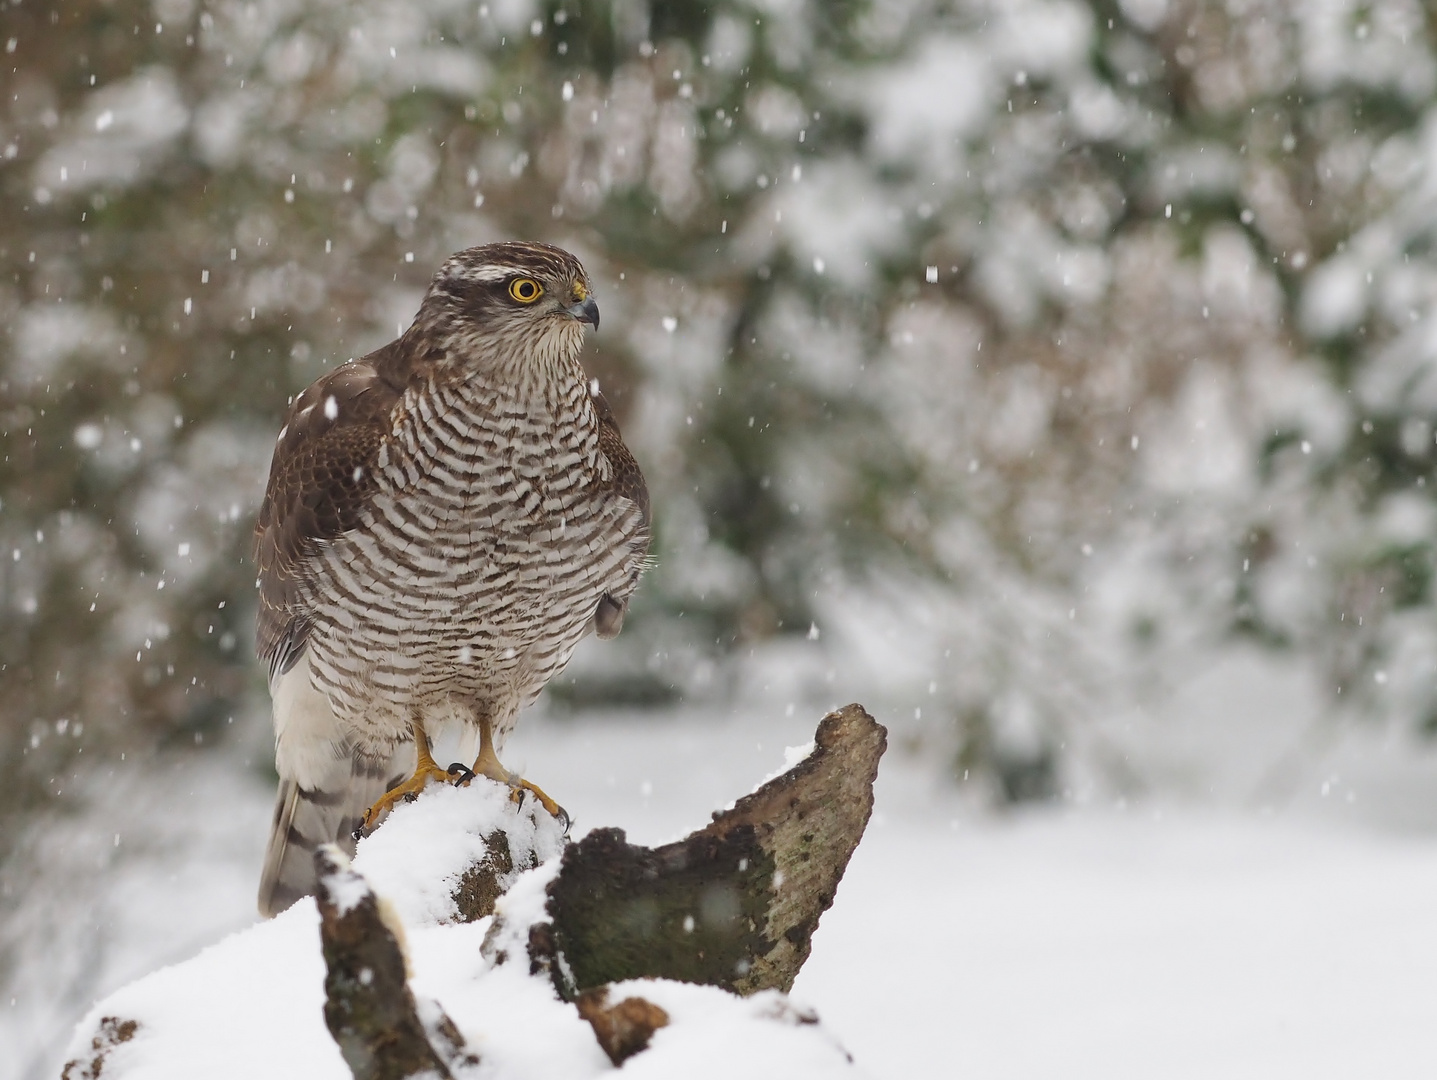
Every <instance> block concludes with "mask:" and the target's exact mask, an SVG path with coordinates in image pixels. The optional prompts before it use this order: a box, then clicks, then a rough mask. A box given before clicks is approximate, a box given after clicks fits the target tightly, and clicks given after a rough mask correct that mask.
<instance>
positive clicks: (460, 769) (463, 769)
mask: <svg viewBox="0 0 1437 1080" xmlns="http://www.w3.org/2000/svg"><path fill="white" fill-rule="evenodd" d="M446 771H447V772H448V773H449V775H450V776H455V777H458V779H457V780H455V781H454V782H455V783H456V784H467V783H468V782H469V781H470V780H473V779H474V775H475V774H474V770H473V769H471V768H470V767H469V766H468V765H465V764H464V762H462V761H456V762H455V763H454V764H453V765H451V766H449V768H448V769H447V770H446Z"/></svg>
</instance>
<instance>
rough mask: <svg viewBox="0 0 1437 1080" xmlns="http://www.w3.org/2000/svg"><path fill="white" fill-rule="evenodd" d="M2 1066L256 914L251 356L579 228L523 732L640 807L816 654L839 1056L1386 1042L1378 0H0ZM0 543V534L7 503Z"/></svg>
mask: <svg viewBox="0 0 1437 1080" xmlns="http://www.w3.org/2000/svg"><path fill="white" fill-rule="evenodd" d="M0 48H3V49H4V52H3V53H0V61H3V62H0V89H3V90H4V95H3V96H4V101H3V102H0V191H3V199H4V205H5V207H6V213H5V214H4V215H3V221H0V268H3V271H4V272H3V273H0V324H3V337H0V442H3V448H0V458H3V461H0V556H3V557H0V718H3V720H0V1046H3V1047H4V1048H5V1050H6V1052H5V1053H3V1054H0V1078H3V1080H12V1077H13V1078H15V1080H37V1078H40V1077H50V1076H53V1075H54V1073H55V1070H56V1069H57V1067H58V1065H59V1062H60V1060H61V1054H62V1050H63V1047H64V1045H65V1043H66V1041H67V1039H68V1038H69V1035H70V1031H71V1028H72V1025H73V1024H74V1023H75V1022H76V1021H77V1020H78V1019H79V1018H80V1017H81V1016H82V1015H83V1014H84V1013H85V1012H86V1011H87V1010H88V1009H89V1008H90V1006H91V1004H92V1003H93V1002H94V1001H95V1000H97V999H98V998H100V997H102V996H104V995H106V994H108V993H110V992H112V991H113V990H115V989H116V988H118V987H119V986H121V985H123V984H125V983H127V982H128V981H129V980H131V979H134V978H136V977H138V976H140V975H143V974H145V973H146V972H149V971H151V970H153V969H155V968H156V967H157V966H159V965H162V964H167V963H172V962H176V961H179V960H183V959H185V958H186V957H189V956H192V955H194V954H195V953H197V952H198V951H199V950H200V949H201V948H203V947H204V946H206V945H209V944H211V943H213V942H215V941H217V940H218V939H219V938H220V937H221V936H223V935H224V934H225V933H227V932H229V931H230V930H233V929H235V928H238V927H242V926H245V925H247V924H248V923H249V922H250V921H251V920H252V918H253V916H252V898H253V891H254V885H255V877H256V874H257V867H258V860H259V855H260V849H261V845H262V842H263V837H264V833H265V830H266V827H267V823H268V819H269V814H270V805H269V800H270V798H271V797H272V776H270V774H269V773H268V767H269V766H268V760H269V758H268V755H269V753H270V747H269V744H268V731H267V719H266V717H265V713H264V710H265V700H264V691H263V684H262V681H261V680H260V678H259V676H258V673H257V672H256V671H255V670H254V667H253V665H251V664H250V663H249V661H248V659H247V642H248V640H249V635H250V632H251V625H250V612H251V601H250V597H251V595H252V594H251V585H252V571H251V570H250V568H249V565H248V563H247V549H248V534H249V529H250V523H251V521H252V517H253V513H254V510H255V508H256V506H257V502H258V498H259V495H260V492H261V485H262V479H263V475H264V471H265V468H266V466H267V461H268V455H269V452H270V446H271V442H272V438H273V432H274V431H275V430H277V427H278V425H279V422H280V421H279V417H280V414H281V412H282V410H283V407H284V403H285V401H286V399H287V397H288V395H290V394H292V393H294V392H295V391H297V390H298V389H299V388H301V387H302V386H303V385H305V384H306V383H307V382H308V381H309V380H311V379H312V378H314V377H315V376H316V375H317V374H319V373H320V372H321V371H323V370H324V369H325V368H327V367H328V366H330V365H332V364H334V363H337V362H340V361H342V360H343V359H344V358H346V357H347V356H350V355H355V354H357V353H359V352H361V351H363V350H364V349H367V348H369V347H372V346H373V345H376V344H379V343H382V342H383V341H385V340H387V339H388V337H389V336H391V335H392V334H393V332H394V329H395V327H396V326H397V325H401V324H402V323H403V322H404V320H406V319H407V318H408V317H409V316H410V315H411V314H412V313H413V310H414V306H415V303H416V301H417V297H418V295H419V292H420V290H422V288H423V286H424V283H425V281H426V280H427V276H428V274H429V273H430V272H431V271H432V268H433V267H434V266H435V265H437V263H438V262H439V261H440V260H441V259H442V258H443V257H444V256H445V255H446V254H448V253H449V252H450V251H452V250H454V249H456V248H458V247H461V246H465V245H467V244H470V243H474V242H478V241H482V240H486V239H491V238H497V237H501V236H515V235H524V236H538V237H542V238H544V239H549V240H553V241H555V242H559V243H563V244H565V245H567V246H569V247H571V248H573V249H574V250H575V251H577V252H578V253H580V254H581V255H582V257H583V258H584V259H585V261H586V265H588V267H589V268H590V270H591V271H592V272H593V274H594V276H595V278H596V281H597V282H598V284H599V293H600V300H601V303H602V305H603V312H604V331H603V333H602V334H601V335H599V336H598V338H597V345H596V347H595V350H594V351H593V352H592V353H591V354H590V355H589V356H588V357H586V362H588V363H590V365H591V368H592V370H593V371H594V373H595V374H596V375H598V376H599V377H601V379H602V380H603V382H604V385H605V387H606V392H609V393H611V395H612V397H613V399H614V400H615V402H616V404H617V406H618V407H619V409H620V412H621V416H622V418H623V420H624V426H625V432H626V435H627V438H628V440H629V442H630V444H631V445H632V446H633V447H634V449H635V452H636V454H637V455H638V457H639V459H640V460H641V462H642V463H643V466H644V469H645V472H646V474H647V475H648V477H649V479H650V483H651V486H652V488H653V490H654V498H655V508H656V513H657V516H658V529H659V544H658V565H657V568H656V570H655V571H654V573H653V574H651V575H650V577H649V578H648V579H647V581H646V584H645V588H644V593H643V598H642V601H641V603H640V604H639V605H637V607H636V610H635V612H634V613H633V617H632V619H631V621H630V625H629V626H628V628H627V629H626V631H625V634H624V635H623V636H622V637H621V638H620V639H618V640H617V641H616V642H613V643H608V644H604V645H600V644H597V643H595V644H594V647H592V648H589V647H587V646H586V647H585V649H584V650H583V652H582V654H581V655H580V656H579V658H578V659H577V660H576V662H575V665H574V666H573V669H572V670H571V672H570V673H569V674H568V675H567V676H566V677H565V678H564V680H562V682H561V683H560V685H557V686H556V687H555V688H554V690H555V692H554V694H553V695H552V697H551V698H550V699H548V700H546V701H545V702H543V703H541V706H540V707H539V708H538V709H537V710H536V711H535V715H533V716H532V717H529V718H528V719H526V721H525V723H524V724H523V725H522V726H521V728H520V731H519V734H518V735H517V736H516V739H515V741H514V743H513V744H512V746H511V748H510V750H509V751H508V752H507V753H506V759H507V761H508V763H509V764H510V765H511V766H517V767H522V768H523V769H524V771H525V772H526V773H527V774H528V775H530V776H531V777H532V778H533V779H535V780H536V781H537V782H539V783H540V784H542V785H543V786H544V787H545V788H546V789H548V790H550V791H552V792H553V793H555V794H556V795H557V796H558V797H559V798H560V799H561V801H562V802H564V804H565V805H566V806H567V807H569V808H570V809H571V810H572V811H574V812H575V813H576V814H577V815H578V817H579V820H580V827H581V828H584V827H588V826H591V825H619V826H622V827H625V828H627V829H628V830H629V831H630V834H631V836H632V837H633V838H634V839H636V840H638V841H641V842H655V841H659V840H663V839H668V838H671V837H673V836H675V835H678V834H681V833H683V832H685V831H687V830H688V829H689V828H691V827H693V826H694V825H696V824H698V823H700V822H702V821H704V820H705V819H706V817H707V814H708V812H709V811H710V810H712V809H713V808H714V807H716V806H721V805H723V804H725V803H727V802H728V801H729V800H731V799H732V798H734V797H735V796H736V795H738V794H741V793H742V792H744V791H747V790H749V788H751V787H752V786H753V784H754V783H756V782H757V781H758V780H759V779H761V778H762V777H763V776H765V775H767V774H768V773H770V772H771V771H772V770H773V769H774V768H776V767H777V766H778V765H779V764H780V763H781V762H782V760H783V749H784V747H785V746H787V745H793V744H799V743H803V742H806V741H807V740H808V739H809V738H811V736H812V729H813V726H814V724H815V723H816V721H817V718H818V716H819V715H820V714H821V713H822V711H823V710H824V709H826V708H827V707H829V706H830V705H833V704H839V703H843V702H847V701H849V700H858V701H861V702H863V703H864V704H866V705H867V706H868V707H869V708H870V710H872V711H873V712H874V713H875V714H876V715H877V716H878V718H879V719H880V720H881V721H882V722H884V723H885V724H887V725H888V726H889V729H890V744H891V749H890V752H889V756H888V759H887V760H886V761H885V763H884V767H883V772H882V774H881V777H880V783H879V797H878V807H877V813H876V815H875V819H874V822H873V824H872V826H871V828H870V831H869V834H868V836H867V838H866V839H865V841H864V844H863V845H862V846H861V847H860V849H859V852H858V854H857V856H856V857H855V859H854V862H853V865H852V867H851V869H850V872H849V875H848V877H847V879H846V880H845V882H844V884H843V886H842V887H841V889H840V892H839V896H838V900H837V903H836V905H835V907H834V908H833V910H832V911H830V912H829V913H828V914H827V915H826V916H825V919H824V922H823V924H822V927H821V929H820V931H819V933H818V935H817V936H816V938H815V940H814V954H813V959H812V960H811V962H810V965H809V967H808V969H807V970H806V971H805V972H804V974H803V975H802V977H801V978H800V981H799V984H798V986H797V987H796V988H795V996H796V997H797V998H800V999H802V1000H803V1001H805V1002H808V1003H810V1004H812V1005H813V1006H814V1007H816V1008H817V1010H818V1011H819V1013H820V1015H821V1016H822V1018H823V1019H824V1022H825V1025H826V1028H827V1030H829V1031H830V1032H831V1033H832V1034H833V1035H834V1036H835V1037H837V1038H838V1039H839V1040H840V1041H841V1042H842V1043H843V1045H845V1046H846V1047H848V1048H849V1049H850V1050H851V1051H852V1052H853V1054H854V1055H855V1058H856V1059H857V1062H858V1064H859V1066H860V1067H861V1068H862V1069H863V1070H865V1071H867V1072H868V1073H869V1074H871V1075H874V1076H895V1077H896V1076H899V1075H904V1076H909V1075H913V1074H914V1073H915V1072H916V1073H917V1074H919V1075H962V1076H973V1077H984V1078H986V1077H1001V1076H1014V1077H1031V1076H1034V1075H1040V1074H1044V1073H1056V1074H1061V1075H1065V1076H1067V1075H1086V1074H1089V1073H1090V1074H1092V1075H1094V1076H1099V1075H1100V1076H1103V1077H1121V1076H1134V1077H1138V1076H1141V1077H1151V1076H1154V1075H1159V1076H1163V1077H1169V1076H1173V1077H1182V1076H1204V1077H1208V1076H1223V1077H1228V1076H1239V1077H1240V1076H1253V1077H1274V1076H1284V1077H1285V1076H1312V1077H1321V1076H1339V1075H1340V1076H1350V1075H1352V1074H1354V1073H1357V1072H1361V1073H1364V1074H1366V1073H1372V1074H1376V1075H1382V1076H1387V1077H1405V1076H1414V1077H1416V1076H1424V1077H1425V1076H1431V1075H1433V1070H1434V1066H1437V1037H1434V1036H1433V1035H1432V1034H1431V1023H1430V1017H1431V1016H1433V1015H1434V1006H1437V1000H1434V997H1437V991H1434V990H1433V989H1432V987H1433V985H1434V984H1433V980H1432V979H1431V978H1430V972H1431V971H1432V970H1433V963H1432V961H1433V959H1434V957H1433V955H1432V954H1433V951H1434V940H1437V938H1434V933H1433V930H1432V927H1431V923H1432V917H1431V912H1432V911H1433V910H1434V903H1433V901H1434V899H1437V896H1434V886H1437V881H1434V871H1433V870H1432V869H1431V868H1432V867H1434V866H1437V861H1434V855H1437V850H1434V847H1437V762H1435V761H1434V755H1433V753H1432V748H1431V741H1430V740H1431V734H1432V732H1433V731H1434V729H1437V623H1434V612H1433V607H1434V595H1433V587H1432V583H1433V581H1434V580H1437V554H1434V551H1437V547H1434V528H1437V505H1434V502H1433V497H1432V484H1431V480H1432V478H1433V477H1432V465H1433V460H1434V457H1437V441H1434V430H1437V393H1434V387H1437V381H1434V379H1433V377H1432V376H1433V372H1434V370H1437V333H1434V328H1437V322H1434V317H1437V244H1434V243H1433V236H1432V230H1433V228H1434V224H1437V108H1434V94H1437V31H1434V29H1433V26H1432V21H1431V15H1430V13H1429V12H1428V11H1427V8H1426V7H1425V6H1424V5H1423V4H1421V3H1420V2H1419V0H1380V2H1377V3H1359V2H1357V0H1120V2H1117V3H1098V2H1096V0H1093V2H1079V0H1021V2H1015V0H951V2H942V0H875V2H874V3H871V4H866V5H854V6H852V7H849V6H846V5H845V6H835V5H827V4H818V3H812V2H810V3H803V2H799V0H716V2H714V3H711V4H706V5H703V6H702V7H699V6H692V7H691V6H690V5H688V4H684V3H665V4H658V3H654V4H646V3H643V2H640V0H622V2H615V3H612V4H609V3H602V4H598V3H596V4H588V3H585V4H577V3H563V2H558V0H553V2H550V0H545V2H543V3H540V2H536V0H502V2H493V3H484V4H477V3H461V2H458V0H422V2H416V0H409V2H400V0H364V2H362V3H347V4H341V3H332V2H329V0H215V2H211V3H200V2H198V0H154V2H151V0H68V2H66V3H63V4H62V3H53V4H46V3H42V2H40V0H24V2H23V3H15V2H14V0H0ZM7 553H8V554H7Z"/></svg>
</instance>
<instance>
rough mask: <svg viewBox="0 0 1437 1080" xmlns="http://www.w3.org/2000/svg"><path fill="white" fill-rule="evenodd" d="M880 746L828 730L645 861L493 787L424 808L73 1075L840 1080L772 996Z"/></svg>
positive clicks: (831, 876)
mask: <svg viewBox="0 0 1437 1080" xmlns="http://www.w3.org/2000/svg"><path fill="white" fill-rule="evenodd" d="M885 741H886V732H885V731H884V729H883V728H882V727H881V726H879V725H878V724H877V723H876V722H875V721H874V720H873V718H872V717H871V716H869V715H868V714H867V713H866V712H864V710H863V709H862V708H861V707H859V706H857V705H850V706H847V707H845V708H843V709H840V710H838V711H836V712H834V713H831V714H829V715H828V716H827V717H825V718H824V719H823V721H822V722H821V723H820V725H819V729H818V733H817V737H816V739H815V743H814V746H813V748H812V749H811V750H810V751H809V752H808V754H807V755H806V756H804V757H803V758H802V759H801V760H800V761H798V762H797V763H795V764H793V765H792V766H791V767H790V768H789V769H788V770H787V771H786V772H784V773H782V774H781V775H779V776H777V777H775V778H773V779H771V780H769V781H768V782H767V783H765V784H764V785H762V786H761V787H760V788H759V789H758V790H756V791H755V792H754V793H753V794H751V795H748V796H746V797H744V798H742V799H740V800H739V801H738V802H737V803H735V804H734V805H733V806H732V807H730V808H729V809H727V810H725V811H721V812H719V813H716V814H714V818H713V821H712V822H711V823H710V824H709V825H707V826H705V827H704V828H702V829H700V830H698V831H697V832H695V833H693V834H691V835H690V836H688V837H686V838H685V839H683V840H681V841H678V842H676V843H674V844H669V845H666V846H664V847H660V848H654V849H649V848H643V847H636V846H634V845H630V844H628V843H627V842H626V841H625V840H624V836H623V833H622V832H621V831H619V830H614V829H607V830H598V831H596V832H594V833H590V834H589V835H588V836H587V837H584V838H583V839H581V840H580V841H579V842H578V843H570V844H568V845H567V846H564V842H563V837H562V836H561V835H560V833H559V829H558V825H557V824H556V823H555V822H553V820H552V819H550V818H549V817H548V815H547V814H544V813H543V812H542V811H541V810H539V809H538V808H537V807H535V806H534V805H533V804H532V802H531V803H530V805H529V806H527V807H518V806H516V805H515V804H514V803H513V802H511V801H510V800H509V798H508V797H507V789H506V788H504V787H503V786H502V785H498V784H492V783H488V782H483V781H478V782H476V783H475V784H473V785H471V786H470V787H469V788H467V789H459V788H438V789H432V790H430V791H426V792H425V793H424V795H423V796H422V797H421V798H419V799H418V800H417V801H415V802H414V803H412V804H406V805H402V806H400V807H398V808H397V809H396V810H395V812H394V813H393V814H392V815H391V817H390V818H389V820H388V821H387V822H386V824H385V826H384V827H383V828H382V829H380V830H379V831H378V832H376V833H375V834H374V836H372V837H369V838H368V839H366V840H364V841H362V842H361V844H360V846H359V851H358V853H357V855H356V857H355V859H354V863H353V865H352V866H350V865H348V864H347V862H346V861H345V860H344V859H343V856H342V855H340V854H339V853H338V852H337V851H334V850H330V849H324V850H321V852H319V853H318V855H317V857H316V858H317V865H318V866H319V869H320V871H321V889H320V897H319V898H318V900H317V901H311V900H308V899H307V900H304V901H302V902H301V903H299V904H296V905H295V906H294V907H293V908H291V909H290V910H289V911H286V912H284V913H283V914H282V915H280V916H278V917H277V918H275V919H273V920H270V921H269V922H266V923H261V924H259V925H257V926H255V927H253V928H251V929H249V930H246V931H242V932H241V933H239V934H236V935H234V936H232V937H231V938H229V939H227V940H226V941H223V942H221V943H220V944H218V945H216V946H214V947H213V948H211V949H209V950H206V952H204V953H202V954H201V955H200V956H198V957H196V958H195V959H194V960H191V961H188V962H187V963H184V964H180V965H177V966H176V967H173V968H169V969H166V970H163V971H159V972H156V973H155V974H154V975H151V976H148V977H147V978H145V979H142V980H140V981H139V982H137V983H133V984H131V985H130V986H128V987H126V988H124V989H122V990H120V991H119V992H117V993H116V994H114V995H112V996H111V997H110V998H109V999H107V1000H106V1001H104V1002H101V1003H100V1004H99V1005H97V1006H96V1007H95V1008H94V1009H93V1010H92V1011H91V1013H90V1015H89V1016H88V1017H87V1018H86V1019H85V1021H83V1022H82V1023H81V1025H80V1027H79V1029H78V1030H77V1033H76V1039H75V1043H74V1044H73V1047H72V1052H71V1054H70V1057H71V1060H70V1062H69V1063H68V1064H67V1066H66V1077H67V1078H69V1080H82V1078H83V1077H87V1076H88V1077H95V1076H99V1075H100V1074H101V1072H102V1071H103V1074H104V1076H105V1078H106V1080H125V1078H126V1077H127V1076H144V1077H146V1078H150V1077H170V1076H173V1077H188V1076H195V1075H205V1076H208V1077H214V1078H216V1080H223V1078H225V1077H229V1076H234V1077H237V1078H238V1077H245V1078H250V1077H254V1076H259V1075H271V1076H286V1077H297V1078H302V1080H349V1078H350V1077H351V1076H352V1077H354V1078H356V1080H401V1078H403V1077H408V1076H418V1075H429V1076H436V1077H452V1078H454V1080H464V1078H465V1077H467V1076H470V1075H475V1074H476V1070H479V1069H480V1067H481V1065H482V1068H483V1073H484V1075H485V1076H486V1077H491V1076H492V1077H498V1078H503V1077H506V1076H516V1075H521V1074H523V1075H555V1076H558V1075H563V1076H572V1077H586V1076H598V1075H602V1074H604V1073H605V1072H607V1071H608V1070H610V1069H611V1068H612V1067H613V1066H614V1065H617V1064H619V1063H621V1062H623V1063H625V1064H624V1067H625V1069H626V1070H628V1071H630V1072H635V1071H637V1072H638V1073H639V1074H640V1075H643V1073H644V1072H645V1071H646V1070H647V1071H650V1072H652V1073H653V1075H655V1076H674V1075H685V1076H692V1077H695V1078H704V1077H720V1076H732V1075H737V1074H738V1073H739V1072H743V1073H744V1074H745V1075H752V1074H753V1063H754V1060H755V1058H754V1055H755V1054H760V1055H762V1057H761V1058H760V1060H762V1061H763V1062H764V1069H763V1070H762V1072H763V1074H764V1075H783V1076H785V1077H790V1078H794V1080H798V1078H803V1077H813V1078H818V1077H838V1076H847V1075H850V1070H851V1062H850V1060H849V1058H848V1055H847V1054H846V1053H844V1051H843V1050H842V1048H841V1047H840V1046H839V1045H838V1044H837V1043H836V1042H835V1041H833V1039H832V1038H831V1037H829V1036H828V1035H827V1033H826V1032H824V1031H823V1029H822V1027H821V1025H819V1024H818V1022H817V1018H816V1017H815V1016H814V1015H813V1014H812V1013H811V1012H809V1011H807V1010H804V1009H803V1008H801V1007H797V1006H794V1005H792V1004H790V1003H789V1002H788V1000H787V998H786V997H785V996H784V994H783V993H782V992H781V991H785V990H787V988H788V987H789V986H790V985H792V982H793V978H794V976H795V975H796V974H797V972H798V969H799V967H800V966H801V965H802V963H803V961H804V960H805V959H806V958H807V956H808V953H809V948H810V944H809V943H810V938H811V936H812V934H813V931H814V929H815V928H816V926H817V923H818V918H819V916H820V915H821V914H822V912H823V911H825V910H826V909H827V908H828V906H829V905H830V904H831V903H832V902H833V898H834V894H835V890H836V888H837V885H838V882H839V879H840V878H841V877H842V875H843V871H844V869H845V867H846V866H847V863H848V859H849V857H850V855H851V854H852V852H853V850H854V848H855V847H856V845H857V843H858V841H859V839H860V837H861V836H862V834H863V830H864V827H865V826H866V824H867V821H868V817H869V814H870V812H871V810H872V805H873V796H872V784H873V780H874V777H875V776H876V773H877V767H878V760H879V757H880V756H881V754H882V753H883V750H884V747H885ZM561 848H562V854H561ZM491 910H492V911H493V918H490V911H491ZM523 961H527V962H523ZM685 984H687V985H685ZM556 991H557V992H556ZM735 995H741V996H735ZM451 1017H452V1019H451Z"/></svg>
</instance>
